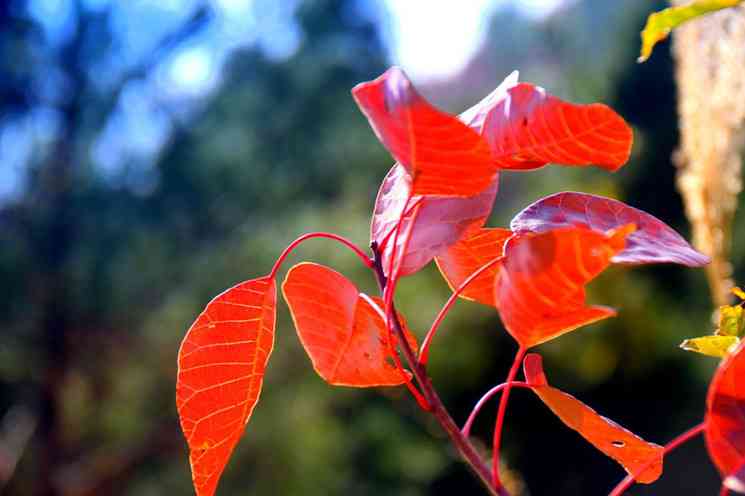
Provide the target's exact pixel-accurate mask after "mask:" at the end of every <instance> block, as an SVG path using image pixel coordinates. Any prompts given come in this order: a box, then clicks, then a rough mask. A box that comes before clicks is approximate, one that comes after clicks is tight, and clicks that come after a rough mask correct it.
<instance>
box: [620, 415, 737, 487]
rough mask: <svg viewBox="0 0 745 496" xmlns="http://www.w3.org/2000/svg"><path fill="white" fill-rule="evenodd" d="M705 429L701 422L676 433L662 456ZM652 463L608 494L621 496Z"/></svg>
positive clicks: (628, 476) (630, 475)
mask: <svg viewBox="0 0 745 496" xmlns="http://www.w3.org/2000/svg"><path fill="white" fill-rule="evenodd" d="M704 429H706V423H705V422H701V423H700V424H698V425H695V426H693V427H691V428H690V429H688V430H687V431H685V432H683V433H682V434H680V435H678V436H677V437H675V439H673V440H672V441H670V442H669V443H667V444H666V445H665V449H664V450H663V452H662V453H663V456H667V455H668V454H669V453H670V452H671V451H673V450H674V449H676V448H677V447H678V446H680V445H682V444H685V443H686V442H688V441H690V440H691V439H693V438H694V437H696V436H697V435H698V434H700V433H702V432H703V431H704ZM651 464H652V461H650V462H649V463H647V464H646V465H644V466H642V467H640V468H639V469H638V470H636V471H635V472H634V473H632V474H629V475H627V476H626V477H625V478H624V479H623V480H622V481H621V482H620V483H619V484H618V485H617V486H616V487H615V488H614V489H613V491H611V492H610V494H609V495H608V496H621V495H622V494H623V493H625V492H626V490H627V489H628V488H630V487H631V486H632V485H634V482H635V481H636V477H637V476H638V475H639V474H641V473H643V472H644V471H645V470H646V469H647V468H648V467H649V466H650V465H651ZM725 494H726V493H725Z"/></svg>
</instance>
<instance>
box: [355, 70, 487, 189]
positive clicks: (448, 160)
mask: <svg viewBox="0 0 745 496" xmlns="http://www.w3.org/2000/svg"><path fill="white" fill-rule="evenodd" d="M352 95H353V96H354V98H355V100H356V101H357V105H358V106H359V107H360V109H361V110H362V112H363V113H364V114H365V116H366V117H367V119H368V120H369V121H370V125H371V126H372V128H373V130H374V131H375V134H376V135H377V136H378V138H379V139H380V141H381V142H382V143H383V144H384V145H385V147H386V148H387V149H388V151H389V152H390V153H391V155H393V157H394V158H395V159H396V160H397V161H398V162H400V163H401V164H402V165H403V167H404V168H405V169H406V171H407V172H408V174H409V176H411V181H412V183H411V190H412V194H415V195H443V196H473V195H475V194H478V193H480V192H482V191H483V190H485V189H486V188H487V187H488V186H489V185H490V184H492V182H493V179H494V175H495V174H496V172H497V167H496V166H495V164H494V163H493V162H492V160H491V154H490V151H489V145H488V144H487V143H486V141H485V140H484V139H483V138H482V137H481V136H479V135H478V134H477V133H476V132H475V131H473V130H472V129H471V128H469V127H468V126H467V125H465V124H464V123H463V122H461V121H460V120H458V118H457V117H455V116H452V115H449V114H446V113H445V112H442V111H440V110H438V109H436V108H435V107H433V106H432V105H430V104H429V103H428V102H427V101H426V100H425V99H424V98H422V97H421V96H420V95H419V93H417V91H416V90H415V89H414V86H413V85H412V84H411V81H409V79H408V77H407V76H406V74H405V73H404V72H403V71H402V70H401V69H400V68H398V67H392V68H390V69H388V70H387V71H386V72H385V73H383V74H382V75H381V76H380V77H378V78H377V79H375V80H373V81H368V82H365V83H360V84H358V85H357V86H355V87H354V88H353V89H352Z"/></svg>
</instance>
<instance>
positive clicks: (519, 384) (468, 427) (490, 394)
mask: <svg viewBox="0 0 745 496" xmlns="http://www.w3.org/2000/svg"><path fill="white" fill-rule="evenodd" d="M508 384H512V386H513V387H520V388H525V389H531V388H532V386H531V385H530V384H528V383H527V382H521V381H514V382H511V383H507V382H503V383H502V384H499V385H497V386H494V387H493V388H491V389H490V390H489V391H487V392H486V393H485V394H484V396H482V397H481V399H479V401H478V402H477V403H476V405H475V406H474V407H473V410H471V414H470V415H469V416H468V420H466V423H465V424H463V428H462V429H461V432H462V433H463V435H464V436H466V437H469V436H470V435H471V427H473V422H474V421H475V420H476V417H477V416H478V414H479V412H480V411H481V409H482V408H483V407H484V405H485V404H486V403H487V402H488V401H489V400H490V399H492V398H493V397H494V396H496V395H497V393H499V392H501V391H502V390H503V389H504V388H506V387H507V385H508Z"/></svg>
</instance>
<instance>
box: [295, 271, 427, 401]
mask: <svg viewBox="0 0 745 496" xmlns="http://www.w3.org/2000/svg"><path fill="white" fill-rule="evenodd" d="M282 293H283V294H284V297H285V300H286V301H287V305H288V306H289V307H290V313H291V314H292V320H293V322H294V323H295V329H296V330H297V333H298V336H299V338H300V342H301V343H302V344H303V348H305V351H306V352H307V353H308V356H309V357H310V359H311V361H312V362H313V368H314V369H315V370H316V372H317V373H318V375H319V376H321V378H323V380H325V381H326V382H328V383H329V384H332V385H335V386H351V387H373V386H398V385H401V384H404V383H405V382H408V381H409V380H410V377H411V376H410V374H409V372H406V371H401V370H399V369H397V368H396V367H395V366H394V365H393V363H392V358H391V354H390V349H391V348H392V347H391V346H389V342H388V337H387V336H388V333H387V331H386V326H385V318H384V316H385V314H384V313H383V310H382V301H381V300H380V299H379V298H371V297H369V296H367V295H365V294H363V293H360V292H359V290H358V289H357V288H356V287H355V286H354V284H352V283H351V282H350V281H349V280H348V279H347V278H345V277H344V276H343V275H341V274H339V273H338V272H336V271H334V270H331V269H329V268H328V267H324V266H323V265H318V264H314V263H308V262H305V263H301V264H298V265H295V266H294V267H293V268H292V269H290V270H289V272H288V273H287V277H286V279H285V282H284V284H282ZM404 331H405V332H406V334H407V339H408V340H409V344H410V345H411V346H412V348H413V349H416V341H415V340H414V337H413V336H412V335H411V333H409V332H408V330H406V329H404Z"/></svg>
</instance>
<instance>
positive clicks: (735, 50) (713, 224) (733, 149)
mask: <svg viewBox="0 0 745 496" xmlns="http://www.w3.org/2000/svg"><path fill="white" fill-rule="evenodd" d="M688 2H689V0H673V1H672V2H671V3H673V4H674V5H680V4H685V3H688ZM674 37H675V40H674V46H673V53H674V57H675V60H676V63H677V74H676V78H677V83H678V113H679V115H680V136H681V142H680V148H679V149H678V152H677V154H676V157H675V162H676V164H677V166H678V168H679V170H678V188H679V190H680V192H681V194H682V195H683V199H684V202H685V208H686V214H687V216H688V219H689V220H690V221H691V224H692V225H693V242H694V245H695V246H696V247H697V248H698V249H699V250H701V251H702V252H704V253H706V254H707V255H709V256H710V257H711V259H712V262H711V264H710V265H709V266H708V267H707V268H706V274H707V277H708V280H709V286H710V289H711V295H712V299H713V301H714V304H715V305H724V304H727V303H728V302H729V300H730V289H731V287H732V284H733V283H732V280H731V276H732V266H731V263H730V261H729V258H730V257H729V255H730V245H731V240H732V219H733V217H734V213H735V210H736V208H737V195H738V193H739V192H740V190H741V189H742V179H741V170H740V169H741V161H742V158H741V152H742V149H743V144H744V143H745V132H744V128H743V122H744V121H745V7H736V8H731V9H726V10H723V11H721V12H717V13H714V14H711V15H707V16H704V17H701V18H699V19H696V20H695V21H693V22H689V23H686V24H685V25H683V26H681V27H680V28H678V29H677V30H676V32H675V35H674Z"/></svg>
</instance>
